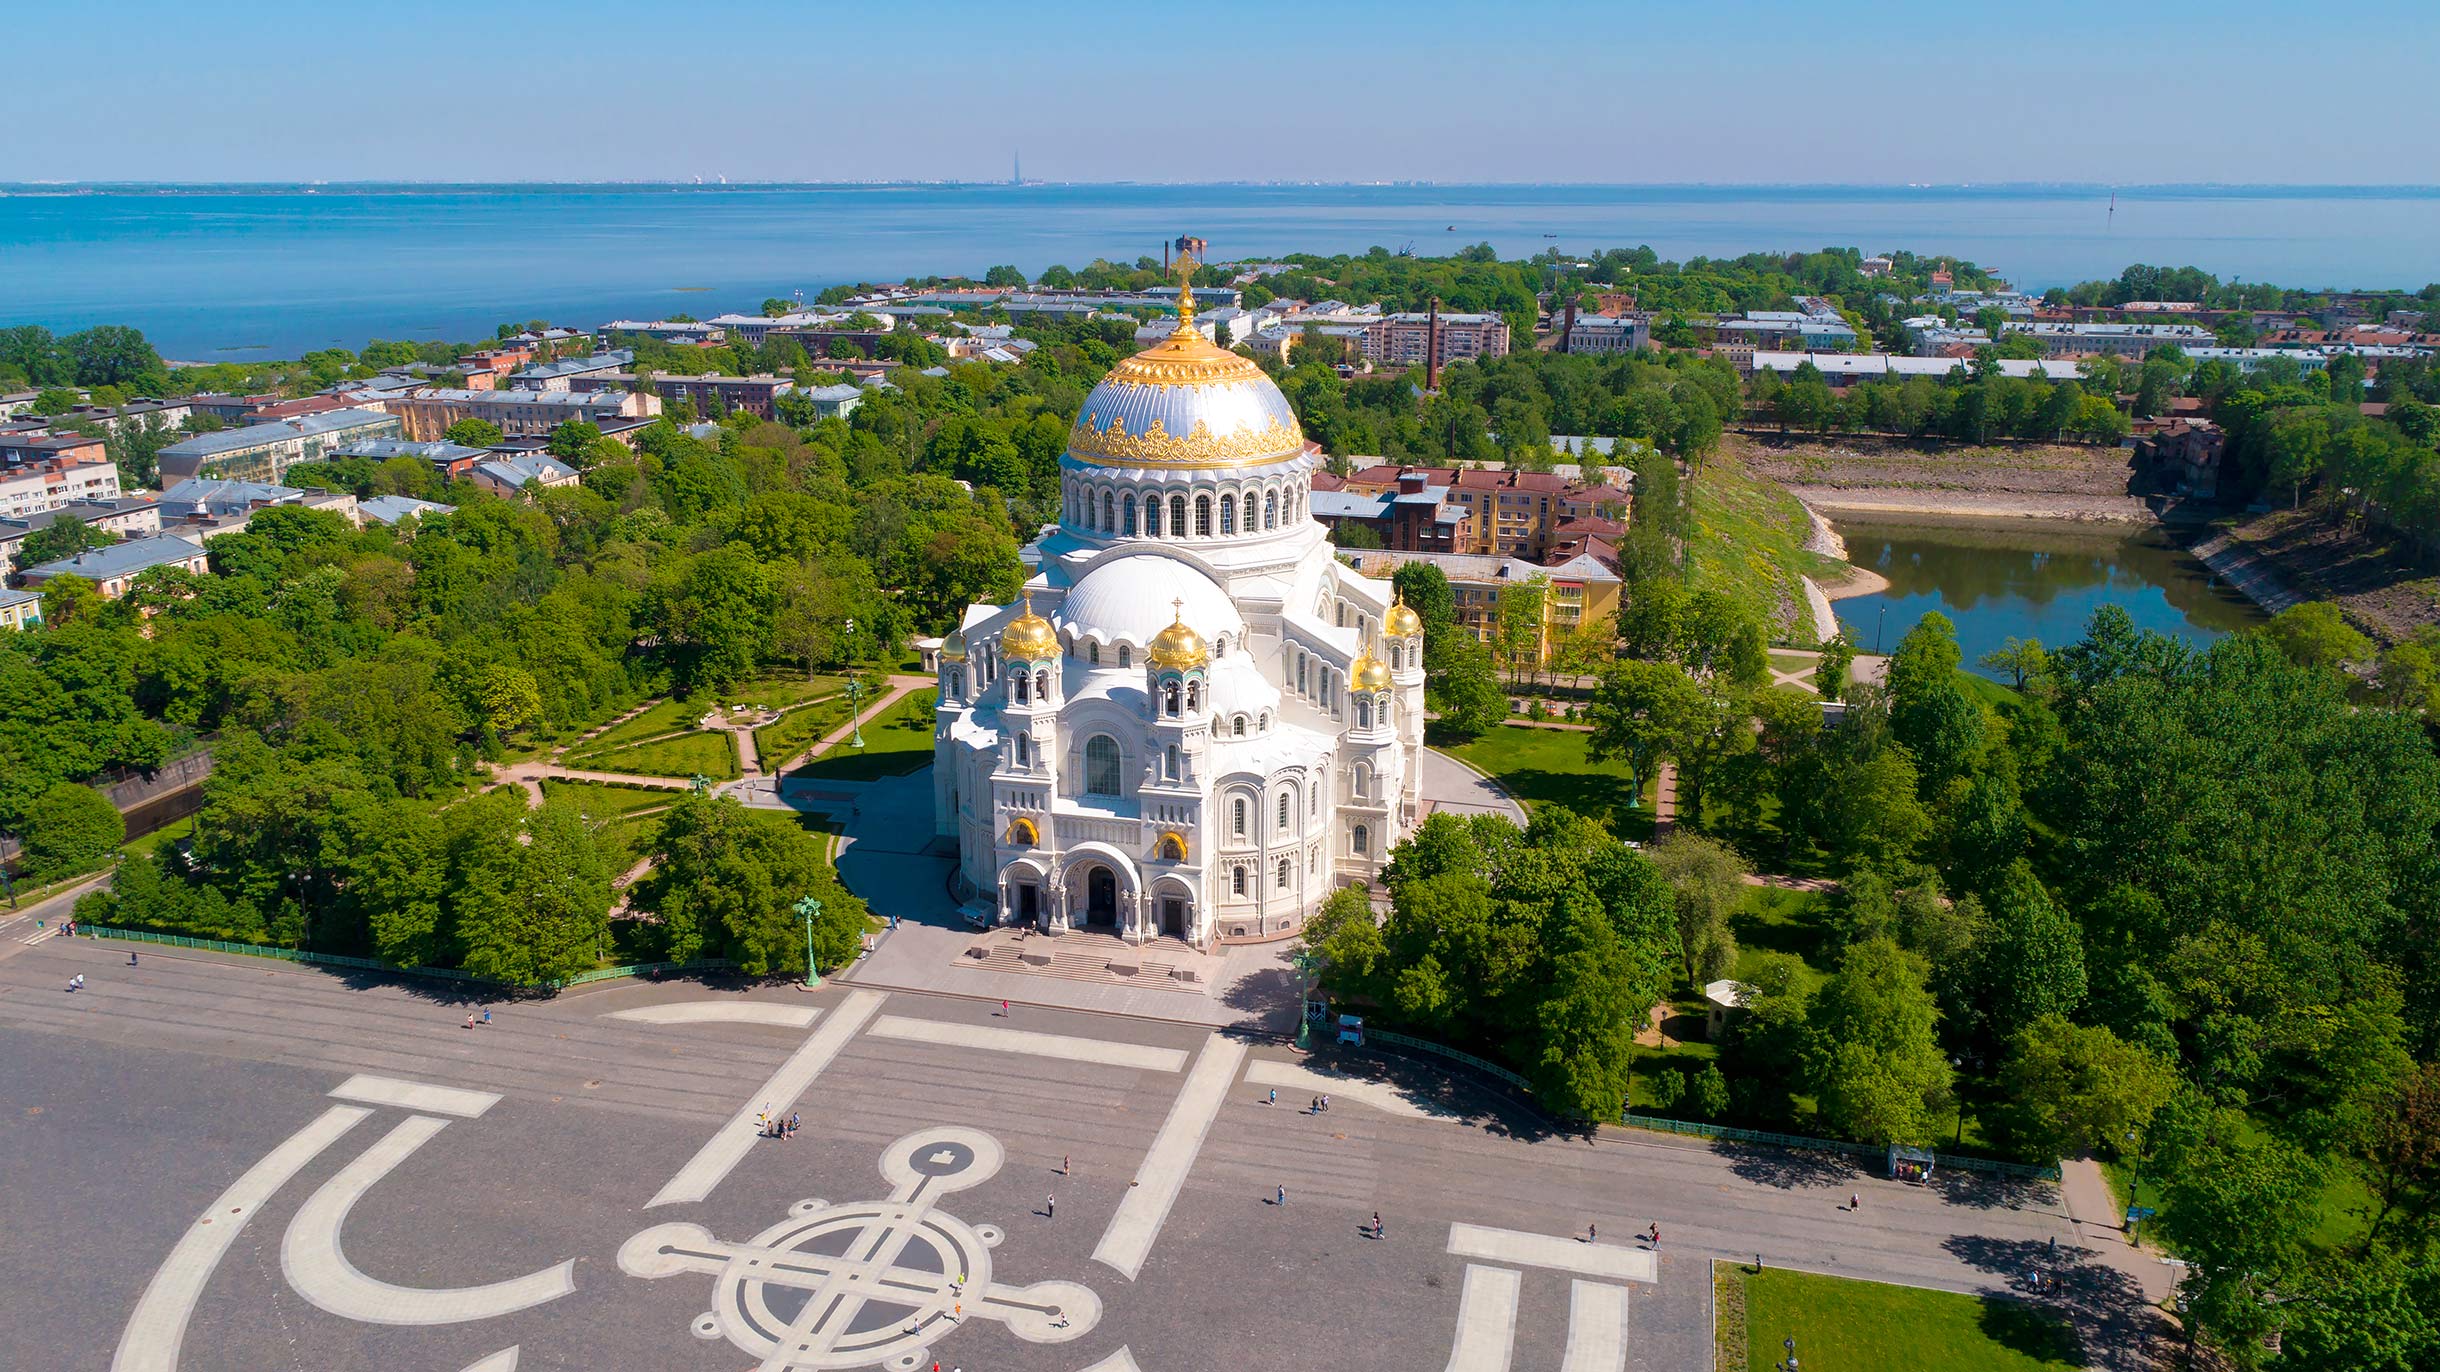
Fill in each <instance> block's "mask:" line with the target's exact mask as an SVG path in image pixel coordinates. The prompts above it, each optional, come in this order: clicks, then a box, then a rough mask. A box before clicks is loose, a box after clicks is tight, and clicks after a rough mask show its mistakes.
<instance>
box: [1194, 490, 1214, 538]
mask: <svg viewBox="0 0 2440 1372" xmlns="http://www.w3.org/2000/svg"><path fill="white" fill-rule="evenodd" d="M1211 536H1212V498H1211V497H1210V496H1207V495H1199V496H1196V497H1195V537H1197V538H1209V537H1211Z"/></svg>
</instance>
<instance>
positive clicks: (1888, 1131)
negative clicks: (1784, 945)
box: [1806, 939, 1951, 1144]
mask: <svg viewBox="0 0 2440 1372" xmlns="http://www.w3.org/2000/svg"><path fill="white" fill-rule="evenodd" d="M1809 1018H1810V1029H1811V1039H1812V1047H1811V1049H1810V1050H1809V1052H1808V1054H1807V1070H1806V1077H1807V1080H1808V1082H1809V1083H1810V1084H1811V1086H1812V1087H1813V1090H1814V1092H1815V1094H1816V1096H1817V1097H1818V1099H1819V1104H1820V1109H1821V1116H1822V1120H1823V1122H1824V1123H1826V1124H1828V1125H1829V1126H1830V1127H1831V1128H1832V1129H1834V1130H1836V1131H1838V1132H1839V1133H1840V1134H1842V1135H1844V1136H1846V1137H1848V1138H1852V1139H1856V1140H1859V1141H1861V1142H1864V1143H1873V1144H1882V1143H1904V1144H1925V1143H1929V1142H1931V1140H1932V1137H1933V1134H1934V1132H1935V1129H1936V1127H1937V1126H1936V1123H1935V1122H1936V1121H1937V1120H1938V1119H1939V1117H1940V1116H1941V1115H1943V1114H1944V1113H1946V1111H1947V1109H1948V1105H1949V1100H1950V1096H1951V1087H1950V1077H1951V1072H1950V1067H1949V1060H1948V1059H1947V1058H1946V1057H1945V1056H1943V1055H1942V1054H1941V1051H1940V1041H1939V1036H1938V1025H1939V1018H1940V1010H1939V1007H1938V1006H1937V1005H1936V1004H1935V1003H1934V1002H1933V999H1932V995H1931V992H1929V991H1928V990H1926V989H1924V984H1923V969H1922V966H1921V964H1920V963H1919V962H1918V961H1917V960H1916V958H1915V957H1914V956H1913V955H1912V954H1910V953H1908V952H1907V951H1906V950H1904V949H1902V948H1900V947H1899V946H1898V945H1896V944H1895V943H1891V942H1889V941H1888V940H1886V939H1870V940H1867V941H1865V942H1863V943H1859V944H1856V945H1855V946H1854V947H1852V948H1849V949H1848V950H1847V952H1846V955H1845V956H1844V957H1842V958H1841V959H1840V960H1839V967H1838V971H1837V972H1835V973H1833V974H1832V975H1831V977H1830V979H1829V980H1828V981H1825V982H1824V983H1822V987H1821V990H1820V991H1818V992H1817V993H1815V995H1814V997H1813V1003H1812V1009H1811V1014H1810V1017H1809Z"/></svg>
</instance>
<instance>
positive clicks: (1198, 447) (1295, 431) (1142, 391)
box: [1068, 288, 1305, 468]
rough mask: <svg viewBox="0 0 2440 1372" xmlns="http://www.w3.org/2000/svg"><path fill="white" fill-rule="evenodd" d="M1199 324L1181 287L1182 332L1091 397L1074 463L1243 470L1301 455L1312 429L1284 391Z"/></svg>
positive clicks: (1072, 448)
mask: <svg viewBox="0 0 2440 1372" xmlns="http://www.w3.org/2000/svg"><path fill="white" fill-rule="evenodd" d="M1194 318H1195V298H1194V292H1193V291H1192V290H1190V289H1184V288H1181V289H1180V290H1179V292H1178V327H1177V329H1176V330H1175V331H1174V332H1172V333H1171V334H1170V335H1169V337H1167V338H1165V339H1163V340H1161V341H1160V342H1158V343H1155V344H1153V345H1152V346H1151V347H1149V348H1146V349H1144V350H1143V351H1142V352H1140V353H1137V354H1135V355H1134V356H1133V357H1128V358H1123V359H1121V360H1120V361H1119V363H1118V365H1117V366H1115V367H1112V368H1111V369H1110V374H1109V375H1108V376H1105V377H1103V378H1102V380H1101V384H1100V385H1097V386H1095V387H1094V388H1093V392H1092V394H1090V395H1088V396H1086V397H1085V401H1084V408H1083V409H1082V410H1081V411H1080V412H1079V413H1078V414H1077V416H1076V426H1075V428H1073V429H1072V430H1070V431H1069V433H1068V453H1069V455H1070V456H1072V457H1074V458H1076V459H1077V460H1078V461H1081V462H1089V463H1092V464H1094V465H1096V466H1104V467H1160V468H1180V467H1183V468H1196V467H1242V466H1251V465H1255V464H1259V463H1264V462H1274V461H1278V460H1280V459H1282V458H1288V457H1293V456H1295V455H1297V454H1298V453H1299V452H1301V451H1302V450H1303V448H1304V444H1305V433H1304V430H1303V428H1301V427H1300V426H1299V425H1298V424H1297V422H1296V411H1295V410H1294V409H1292V408H1290V406H1289V404H1288V398H1287V397H1286V396H1284V395H1282V394H1280V391H1279V387H1277V386H1275V385H1273V384H1272V383H1271V378H1269V377H1268V376H1265V375H1263V371H1262V368H1260V367H1257V366H1255V365H1254V363H1253V362H1252V361H1251V360H1250V359H1247V358H1243V357H1240V356H1238V355H1237V354H1235V353H1233V352H1230V351H1228V350H1227V349H1225V348H1221V347H1219V346H1217V345H1215V344H1213V343H1212V342H1211V340H1209V339H1207V338H1205V337H1204V336H1203V335H1202V333H1200V332H1199V331H1197V330H1196V328H1195V326H1194Z"/></svg>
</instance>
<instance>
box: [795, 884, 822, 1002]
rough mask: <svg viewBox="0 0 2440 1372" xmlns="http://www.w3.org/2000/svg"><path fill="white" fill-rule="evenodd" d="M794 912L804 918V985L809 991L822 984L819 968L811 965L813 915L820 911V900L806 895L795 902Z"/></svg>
mask: <svg viewBox="0 0 2440 1372" xmlns="http://www.w3.org/2000/svg"><path fill="white" fill-rule="evenodd" d="M796 912H797V913H798V914H800V915H802V916H804V918H805V987H804V989H806V990H808V991H810V990H812V989H814V988H815V987H817V986H819V985H821V984H822V973H821V969H819V968H817V967H815V966H814V965H813V917H814V916H815V915H818V914H820V913H822V902H820V901H819V900H816V899H814V898H813V897H812V896H807V897H805V898H804V899H803V900H800V901H798V902H797V903H796Z"/></svg>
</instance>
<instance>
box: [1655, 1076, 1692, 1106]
mask: <svg viewBox="0 0 2440 1372" xmlns="http://www.w3.org/2000/svg"><path fill="white" fill-rule="evenodd" d="M1684 1099H1686V1074H1685V1073H1684V1072H1681V1071H1679V1070H1678V1069H1676V1068H1675V1067H1664V1068H1662V1069H1661V1071H1660V1075H1658V1076H1656V1077H1654V1078H1653V1079H1652V1108H1653V1109H1655V1110H1661V1111H1668V1110H1675V1109H1676V1108H1677V1107H1678V1102H1680V1101H1682V1100H1684Z"/></svg>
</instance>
